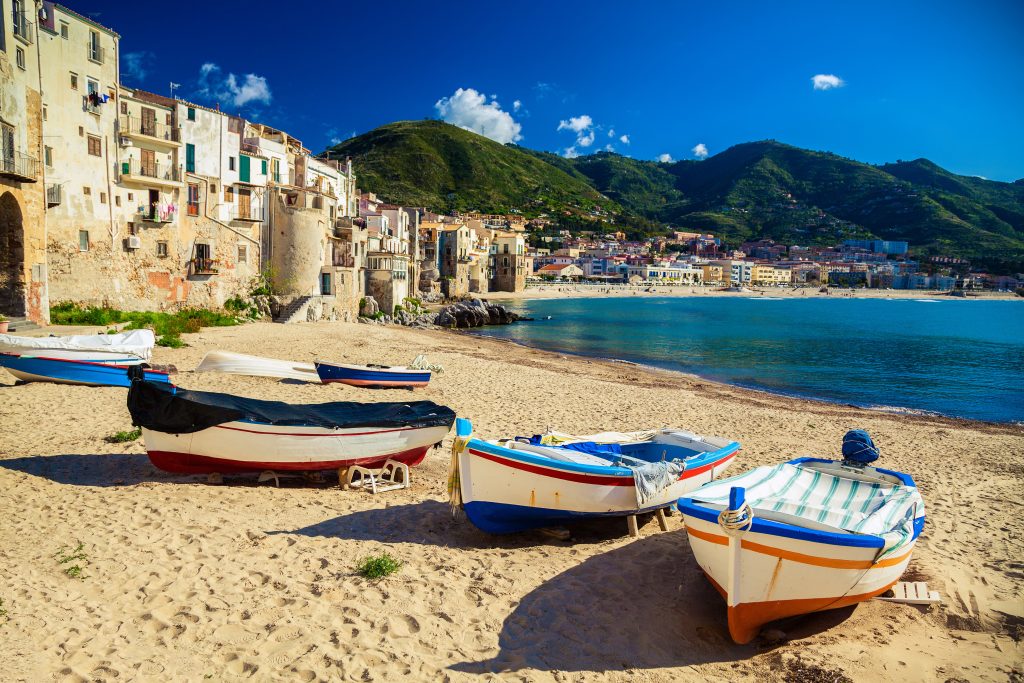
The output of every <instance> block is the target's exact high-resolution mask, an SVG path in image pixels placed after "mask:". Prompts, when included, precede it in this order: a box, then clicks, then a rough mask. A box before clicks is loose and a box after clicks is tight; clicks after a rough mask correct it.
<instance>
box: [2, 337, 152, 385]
mask: <svg viewBox="0 0 1024 683" xmlns="http://www.w3.org/2000/svg"><path fill="white" fill-rule="evenodd" d="M154 342H155V337H154V336H153V332H152V331H151V330H132V331H131V332H125V333H121V334H97V335H72V336H65V337H21V336H15V335H6V334H5V335H0V367H4V368H6V369H7V371H8V372H10V373H11V374H12V375H14V377H16V378H17V379H19V380H21V381H23V382H57V383H60V384H84V385H88V386H115V387H127V386H128V385H129V379H128V368H129V367H132V366H136V365H143V364H144V363H146V361H148V360H149V358H150V355H151V354H152V351H153V344H154ZM146 374H147V376H148V378H149V380H150V381H153V382H167V381H168V377H167V373H166V372H163V371H158V370H153V369H147V370H146Z"/></svg>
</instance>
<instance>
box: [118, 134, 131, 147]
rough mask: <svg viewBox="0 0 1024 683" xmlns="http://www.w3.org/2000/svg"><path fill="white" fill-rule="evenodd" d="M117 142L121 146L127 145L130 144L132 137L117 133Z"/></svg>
mask: <svg viewBox="0 0 1024 683" xmlns="http://www.w3.org/2000/svg"><path fill="white" fill-rule="evenodd" d="M117 143H118V144H119V145H121V146H122V147H127V146H128V145H130V144H132V139H131V138H130V137H128V136H127V135H119V136H118V137H117Z"/></svg>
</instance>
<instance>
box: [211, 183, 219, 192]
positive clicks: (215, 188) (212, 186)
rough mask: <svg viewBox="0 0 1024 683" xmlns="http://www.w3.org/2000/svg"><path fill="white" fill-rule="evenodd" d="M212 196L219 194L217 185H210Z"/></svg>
mask: <svg viewBox="0 0 1024 683" xmlns="http://www.w3.org/2000/svg"><path fill="white" fill-rule="evenodd" d="M210 194H217V185H216V183H210Z"/></svg>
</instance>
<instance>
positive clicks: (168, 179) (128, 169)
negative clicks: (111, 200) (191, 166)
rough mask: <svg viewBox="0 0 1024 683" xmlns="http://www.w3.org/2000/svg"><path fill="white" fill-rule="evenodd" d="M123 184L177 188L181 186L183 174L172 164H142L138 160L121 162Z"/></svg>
mask: <svg viewBox="0 0 1024 683" xmlns="http://www.w3.org/2000/svg"><path fill="white" fill-rule="evenodd" d="M121 182H122V183H140V184H142V185H162V186H167V187H176V186H178V185H180V184H181V173H180V171H179V170H178V167H177V166H174V165H172V164H166V163H165V164H158V163H156V162H152V163H142V162H140V161H139V160H137V159H129V160H128V161H122V162H121Z"/></svg>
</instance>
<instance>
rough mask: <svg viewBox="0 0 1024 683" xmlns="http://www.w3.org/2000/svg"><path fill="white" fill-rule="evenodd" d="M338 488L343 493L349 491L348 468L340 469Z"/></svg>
mask: <svg viewBox="0 0 1024 683" xmlns="http://www.w3.org/2000/svg"><path fill="white" fill-rule="evenodd" d="M338 488H340V489H341V490H342V491H347V490H348V468H347V467H339V468H338Z"/></svg>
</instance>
